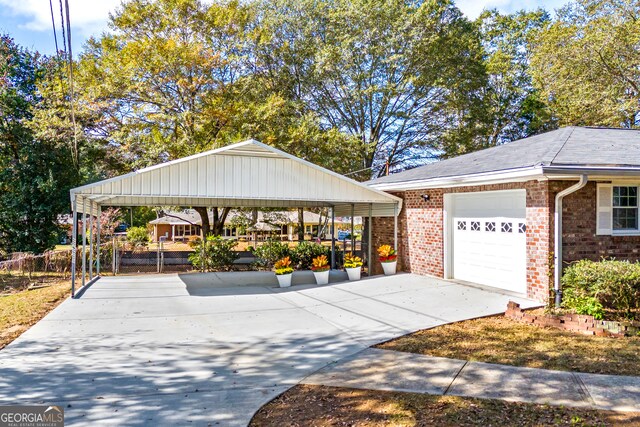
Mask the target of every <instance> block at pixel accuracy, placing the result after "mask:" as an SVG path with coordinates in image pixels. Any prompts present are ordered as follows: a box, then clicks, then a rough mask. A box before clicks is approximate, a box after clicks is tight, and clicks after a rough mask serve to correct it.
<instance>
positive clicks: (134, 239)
mask: <svg viewBox="0 0 640 427" xmlns="http://www.w3.org/2000/svg"><path fill="white" fill-rule="evenodd" d="M149 241H150V239H149V232H148V231H147V228H146V227H129V229H128V230H127V243H129V244H130V245H131V246H132V247H133V248H146V247H147V246H148V245H149Z"/></svg>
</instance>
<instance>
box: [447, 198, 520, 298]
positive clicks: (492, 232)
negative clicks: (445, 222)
mask: <svg viewBox="0 0 640 427" xmlns="http://www.w3.org/2000/svg"><path fill="white" fill-rule="evenodd" d="M450 197H451V199H450V201H449V209H450V211H451V213H452V214H451V216H450V218H451V221H450V227H451V234H450V235H451V236H452V237H453V238H452V239H451V244H452V245H453V250H452V251H449V254H451V255H450V256H451V257H452V260H451V263H450V265H451V266H452V269H453V275H452V276H453V278H455V279H459V280H465V281H468V282H474V283H480V284H483V285H487V286H493V287H496V288H501V289H505V290H509V291H514V292H520V293H526V289H527V286H526V280H527V277H526V266H527V253H526V222H525V218H526V191H525V190H509V191H487V192H480V193H461V194H452V195H450Z"/></svg>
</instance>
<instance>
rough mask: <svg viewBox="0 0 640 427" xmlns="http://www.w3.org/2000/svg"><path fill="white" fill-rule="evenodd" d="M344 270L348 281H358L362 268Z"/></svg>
mask: <svg viewBox="0 0 640 427" xmlns="http://www.w3.org/2000/svg"><path fill="white" fill-rule="evenodd" d="M345 270H347V276H349V280H360V273H362V267H353V268H345Z"/></svg>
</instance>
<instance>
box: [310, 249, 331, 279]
mask: <svg viewBox="0 0 640 427" xmlns="http://www.w3.org/2000/svg"><path fill="white" fill-rule="evenodd" d="M311 270H312V271H313V275H314V276H315V278H316V283H317V284H318V285H326V284H327V283H329V270H330V267H329V260H327V256H326V255H320V256H317V257H315V258H314V259H313V261H312V265H311Z"/></svg>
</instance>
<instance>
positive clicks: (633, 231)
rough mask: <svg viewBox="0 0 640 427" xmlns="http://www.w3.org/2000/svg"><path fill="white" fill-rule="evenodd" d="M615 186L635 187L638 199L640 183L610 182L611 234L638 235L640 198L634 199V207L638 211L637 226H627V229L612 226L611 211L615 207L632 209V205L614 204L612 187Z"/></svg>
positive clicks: (639, 228)
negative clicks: (617, 228) (634, 227)
mask: <svg viewBox="0 0 640 427" xmlns="http://www.w3.org/2000/svg"><path fill="white" fill-rule="evenodd" d="M616 187H635V188H636V194H637V197H638V199H640V185H638V184H634V183H624V182H612V183H611V213H610V214H611V235H612V236H640V200H637V201H636V207H635V209H636V210H637V211H638V228H636V229H633V228H628V229H620V230H616V229H615V228H614V222H613V211H614V210H615V209H617V208H620V209H633V207H631V208H630V207H624V206H614V205H613V198H614V189H615V188H616Z"/></svg>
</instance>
